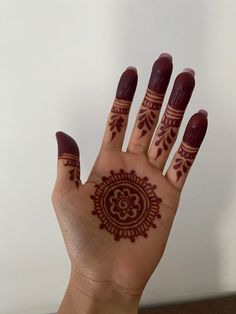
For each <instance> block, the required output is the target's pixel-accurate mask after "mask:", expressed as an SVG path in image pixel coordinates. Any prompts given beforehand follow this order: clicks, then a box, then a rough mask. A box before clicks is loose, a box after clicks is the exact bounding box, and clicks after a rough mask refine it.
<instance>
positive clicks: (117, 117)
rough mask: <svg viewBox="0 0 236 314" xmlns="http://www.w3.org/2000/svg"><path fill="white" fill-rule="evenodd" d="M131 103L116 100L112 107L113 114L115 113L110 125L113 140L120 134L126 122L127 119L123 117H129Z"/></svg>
mask: <svg viewBox="0 0 236 314" xmlns="http://www.w3.org/2000/svg"><path fill="white" fill-rule="evenodd" d="M129 108H130V101H127V100H121V99H117V98H116V99H115V101H114V104H113V106H112V109H111V112H112V113H114V114H112V115H111V121H110V123H109V127H110V131H111V132H112V134H111V140H110V142H111V141H112V140H113V139H114V137H115V136H116V135H117V133H120V132H121V130H122V127H123V124H124V122H125V119H124V118H123V116H122V115H127V114H128V113H129Z"/></svg>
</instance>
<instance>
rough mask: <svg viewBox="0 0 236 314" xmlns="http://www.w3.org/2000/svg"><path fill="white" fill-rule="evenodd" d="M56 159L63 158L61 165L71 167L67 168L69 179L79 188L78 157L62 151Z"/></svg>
mask: <svg viewBox="0 0 236 314" xmlns="http://www.w3.org/2000/svg"><path fill="white" fill-rule="evenodd" d="M58 159H63V165H64V166H66V167H72V169H71V170H69V179H70V180H71V181H74V182H75V185H76V187H77V189H78V188H79V182H80V164H79V157H78V156H76V155H72V154H67V153H63V154H62V155H61V156H59V157H58Z"/></svg>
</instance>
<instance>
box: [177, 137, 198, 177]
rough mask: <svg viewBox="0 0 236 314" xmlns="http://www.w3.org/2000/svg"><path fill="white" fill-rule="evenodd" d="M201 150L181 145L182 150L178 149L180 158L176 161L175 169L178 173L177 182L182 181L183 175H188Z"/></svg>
mask: <svg viewBox="0 0 236 314" xmlns="http://www.w3.org/2000/svg"><path fill="white" fill-rule="evenodd" d="M198 149H199V148H196V147H191V146H188V145H187V144H185V143H184V142H182V143H181V145H180V148H179V149H178V154H179V156H180V157H177V158H176V159H175V164H174V166H173V168H174V169H175V170H177V171H176V176H177V179H176V182H177V181H178V180H179V179H180V177H181V176H182V175H183V173H186V172H187V171H188V170H189V168H190V167H191V166H192V164H193V161H194V159H195V157H196V155H197V152H198Z"/></svg>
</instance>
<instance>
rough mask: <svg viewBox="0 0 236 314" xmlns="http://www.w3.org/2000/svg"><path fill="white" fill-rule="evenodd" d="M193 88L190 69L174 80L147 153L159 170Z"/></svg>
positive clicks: (162, 165)
mask: <svg viewBox="0 0 236 314" xmlns="http://www.w3.org/2000/svg"><path fill="white" fill-rule="evenodd" d="M194 86H195V80H194V71H193V70H192V69H185V70H184V71H183V72H182V73H180V74H179V75H178V76H177V77H176V79H175V82H174V86H173V89H172V92H171V95H170V98H169V101H168V104H167V107H166V109H165V112H164V114H163V117H162V119H161V122H160V124H159V125H158V127H157V130H156V132H155V135H154V138H153V141H152V143H151V146H150V149H149V151H148V157H149V160H150V161H151V162H152V163H153V164H154V165H155V166H156V167H158V168H159V169H160V170H163V169H164V166H165V163H166V161H167V158H168V156H169V154H170V151H171V149H172V147H173V145H174V143H175V141H176V138H177V135H178V132H179V128H180V124H181V122H182V119H183V116H184V112H185V109H186V107H187V105H188V102H189V100H190V97H191V95H192V92H193V89H194Z"/></svg>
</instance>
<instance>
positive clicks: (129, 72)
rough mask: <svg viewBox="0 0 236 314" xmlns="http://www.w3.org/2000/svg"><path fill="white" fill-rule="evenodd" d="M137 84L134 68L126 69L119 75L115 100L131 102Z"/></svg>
mask: <svg viewBox="0 0 236 314" xmlns="http://www.w3.org/2000/svg"><path fill="white" fill-rule="evenodd" d="M137 82H138V74H137V70H136V69H135V68H127V69H126V70H125V71H124V72H123V73H122V75H121V77H120V80H119V83H118V86H117V90H116V98H118V99H123V100H128V101H132V100H133V97H134V93H135V90H136V86H137Z"/></svg>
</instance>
